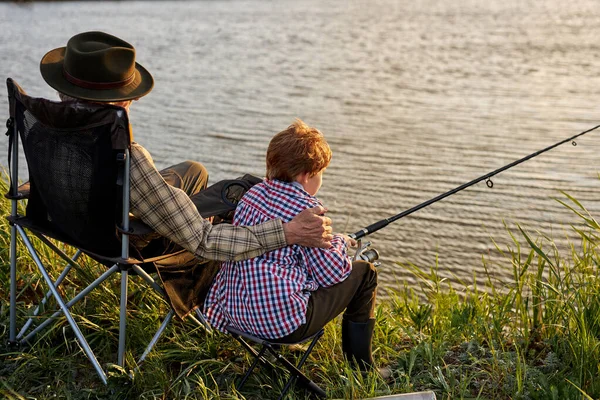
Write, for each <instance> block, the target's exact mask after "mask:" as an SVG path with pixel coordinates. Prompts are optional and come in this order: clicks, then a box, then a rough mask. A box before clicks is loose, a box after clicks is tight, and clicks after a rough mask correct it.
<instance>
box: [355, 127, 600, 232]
mask: <svg viewBox="0 0 600 400" xmlns="http://www.w3.org/2000/svg"><path fill="white" fill-rule="evenodd" d="M598 128H600V125H596V126H595V127H593V128H591V129H588V130H587V131H584V132H581V133H578V134H577V135H575V136H572V137H570V138H568V139H565V140H561V141H560V142H557V143H555V144H553V145H551V146H548V147H546V148H545V149H542V150H539V151H536V152H535V153H531V154H529V155H528V156H525V157H523V158H521V159H519V160H516V161H514V162H512V163H510V164H506V165H505V166H503V167H500V168H498V169H496V170H494V171H492V172H490V173H487V174H485V175H482V176H480V177H479V178H477V179H473V180H472V181H470V182H467V183H465V184H463V185H460V186H458V187H456V188H454V189H452V190H449V191H447V192H446V193H442V194H440V195H438V196H436V197H434V198H432V199H430V200H427V201H425V202H423V203H421V204H419V205H416V206H414V207H412V208H409V209H408V210H405V211H402V212H401V213H399V214H396V215H394V216H392V217H389V218H384V219H382V220H381V221H377V222H375V223H374V224H371V225H369V226H367V227H366V228H363V229H361V230H360V231H358V232H355V233H351V234H350V235H348V236H350V237H351V238H352V239H355V240H358V239H361V238H363V237H365V236H367V235H370V234H372V233H374V232H377V231H378V230H380V229H382V228H385V227H386V226H388V225H389V224H391V223H392V222H394V221H397V220H399V219H400V218H404V217H406V216H407V215H410V214H412V213H414V212H415V211H419V210H420V209H422V208H425V207H427V206H430V205H432V204H433V203H436V202H438V201H440V200H442V199H445V198H446V197H448V196H452V195H453V194H455V193H457V192H460V191H461V190H463V189H466V188H468V187H470V186H473V185H475V184H476V183H479V182H481V181H483V180H485V181H486V185H487V186H488V187H489V188H491V187H493V186H494V183H493V182H492V180H491V177H493V176H494V175H497V174H499V173H500V172H503V171H506V170H507V169H509V168H512V167H514V166H516V165H519V164H521V163H522V162H525V161H527V160H529V159H532V158H534V157H537V156H539V155H540V154H542V153H545V152H547V151H549V150H552V149H553V148H555V147H558V146H560V145H562V144H565V143H567V142H572V144H573V146H577V142H575V139H577V138H578V137H580V136H583V135H585V134H586V133H589V132H591V131H593V130H596V129H598Z"/></svg>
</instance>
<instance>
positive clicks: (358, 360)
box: [342, 319, 375, 371]
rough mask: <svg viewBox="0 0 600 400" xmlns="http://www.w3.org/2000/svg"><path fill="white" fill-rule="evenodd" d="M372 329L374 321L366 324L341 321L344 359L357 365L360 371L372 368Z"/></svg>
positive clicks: (371, 320)
mask: <svg viewBox="0 0 600 400" xmlns="http://www.w3.org/2000/svg"><path fill="white" fill-rule="evenodd" d="M374 328H375V320H374V319H370V320H368V321H367V322H353V321H349V320H347V319H343V320H342V350H343V352H344V355H345V356H346V359H348V361H349V362H350V363H352V364H357V365H358V368H359V369H360V370H361V371H368V370H370V369H372V368H373V367H374V365H373V355H372V354H371V340H372V339H373V329H374Z"/></svg>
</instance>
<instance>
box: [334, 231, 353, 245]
mask: <svg viewBox="0 0 600 400" xmlns="http://www.w3.org/2000/svg"><path fill="white" fill-rule="evenodd" d="M338 235H340V236H341V237H342V238H344V240H345V241H346V245H347V246H348V247H356V244H357V242H356V240H355V239H352V238H351V237H350V236H348V235H345V234H343V233H338Z"/></svg>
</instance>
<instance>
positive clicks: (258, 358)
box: [236, 338, 267, 390]
mask: <svg viewBox="0 0 600 400" xmlns="http://www.w3.org/2000/svg"><path fill="white" fill-rule="evenodd" d="M236 339H238V340H240V342H241V343H246V342H245V341H244V340H243V339H241V338H236ZM253 350H254V349H253ZM266 351H267V346H265V345H263V346H262V348H261V349H260V351H259V352H258V353H255V354H256V355H255V357H254V361H253V362H252V365H250V368H249V369H248V371H246V375H244V377H243V378H242V380H241V381H240V386H239V387H238V390H242V387H243V386H244V384H245V383H246V381H247V380H248V377H250V374H251V373H252V371H254V368H256V366H257V365H258V363H259V362H260V361H261V359H262V358H263V356H264V355H265V352H266Z"/></svg>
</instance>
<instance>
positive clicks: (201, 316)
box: [188, 309, 213, 334]
mask: <svg viewBox="0 0 600 400" xmlns="http://www.w3.org/2000/svg"><path fill="white" fill-rule="evenodd" d="M196 316H198V318H196V317H194V316H193V315H190V316H188V318H189V319H191V320H192V321H193V322H194V323H195V324H196V325H198V326H199V327H201V328H202V329H204V330H205V331H206V333H210V334H212V333H213V330H212V328H211V327H210V324H209V323H208V321H207V320H206V318H205V317H204V314H202V312H201V311H200V310H198V309H196Z"/></svg>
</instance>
